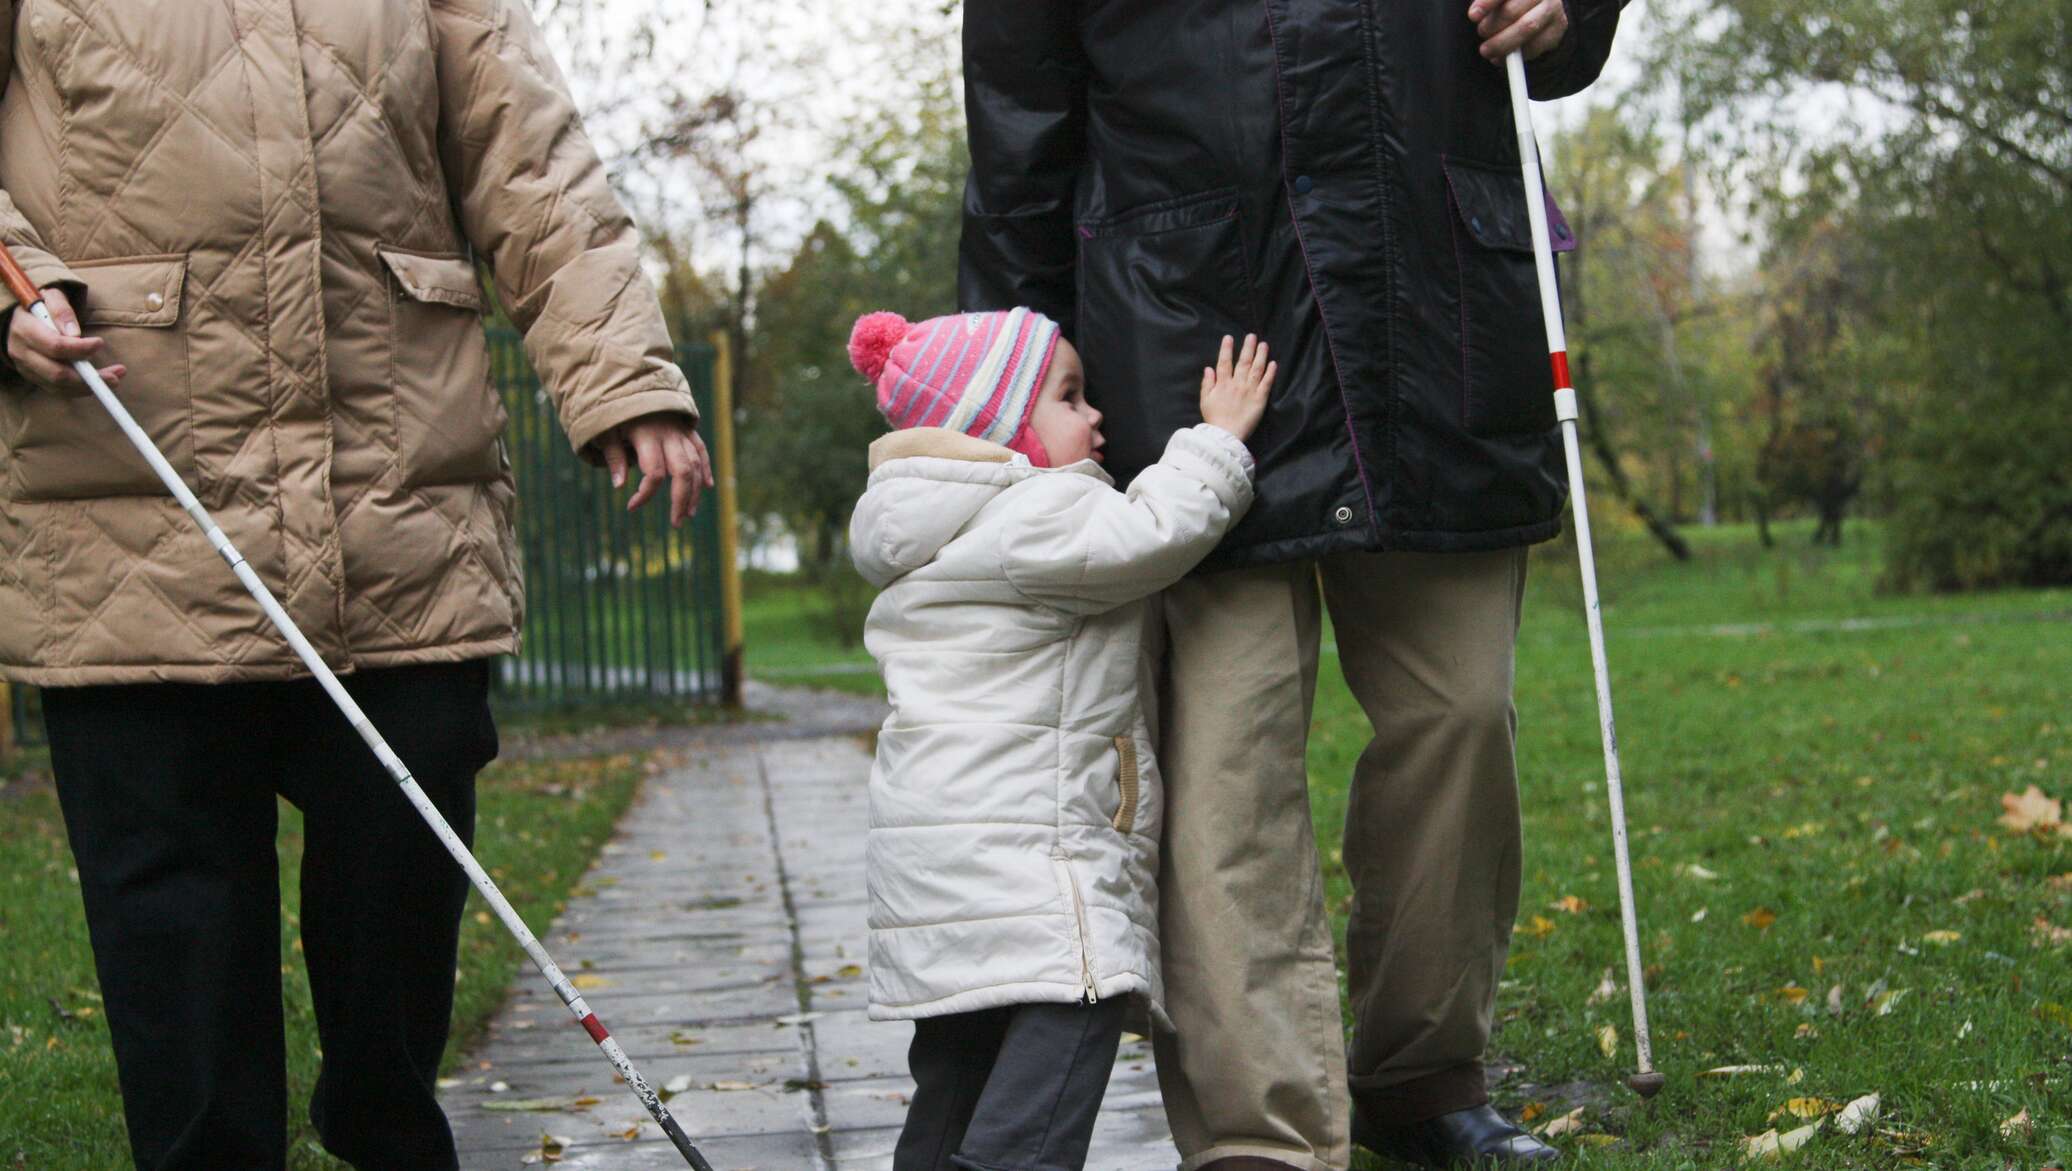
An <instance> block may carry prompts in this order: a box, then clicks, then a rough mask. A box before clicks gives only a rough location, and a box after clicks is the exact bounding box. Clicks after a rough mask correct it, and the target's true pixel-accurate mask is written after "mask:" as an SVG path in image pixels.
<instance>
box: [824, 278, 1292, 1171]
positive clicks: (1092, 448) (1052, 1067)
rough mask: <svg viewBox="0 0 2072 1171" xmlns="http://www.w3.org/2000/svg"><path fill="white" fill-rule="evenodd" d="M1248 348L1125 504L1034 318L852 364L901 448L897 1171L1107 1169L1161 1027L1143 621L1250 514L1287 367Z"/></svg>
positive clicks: (862, 541)
mask: <svg viewBox="0 0 2072 1171" xmlns="http://www.w3.org/2000/svg"><path fill="white" fill-rule="evenodd" d="M1235 349H1237V347H1235V346H1234V344H1233V342H1232V340H1231V339H1229V338H1225V339H1224V341H1223V348H1222V353H1221V355H1220V356H1219V359H1218V362H1217V365H1215V366H1214V367H1210V368H1205V369H1204V370H1203V372H1202V384H1201V412H1202V418H1203V420H1204V421H1203V423H1202V425H1200V426H1198V427H1193V428H1190V429H1188V430H1185V431H1182V432H1180V433H1178V434H1177V435H1175V436H1174V437H1173V439H1172V442H1171V444H1170V445H1169V446H1168V447H1167V449H1166V453H1165V457H1164V458H1163V459H1162V460H1160V461H1159V462H1158V463H1156V464H1154V465H1152V466H1151V467H1149V468H1147V469H1145V471H1144V472H1143V473H1142V474H1141V475H1139V476H1138V477H1137V478H1136V480H1135V482H1133V483H1132V484H1131V485H1130V487H1129V490H1128V492H1127V493H1124V492H1119V491H1117V490H1116V489H1115V486H1114V482H1113V481H1112V480H1110V479H1109V478H1108V475H1107V473H1105V472H1104V471H1102V469H1101V459H1102V455H1101V447H1102V445H1103V442H1104V441H1103V439H1102V437H1101V430H1100V424H1101V415H1100V412H1099V411H1097V410H1095V409H1094V408H1092V407H1091V406H1089V405H1088V404H1087V401H1086V397H1085V386H1084V375H1083V373H1082V371H1081V368H1080V364H1079V359H1078V355H1077V354H1076V353H1075V352H1074V351H1073V349H1072V346H1071V345H1070V343H1067V342H1065V341H1064V340H1062V338H1060V336H1059V334H1058V329H1057V326H1056V325H1054V324H1052V323H1051V322H1050V321H1049V320H1048V319H1046V318H1044V317H1043V316H1041V315H1040V314H1037V313H1034V312H1031V311H1029V310H1026V309H1016V310H1012V311H1009V312H1002V313H974V314H962V315H958V316H952V317H942V318H936V319H934V320H931V321H924V322H920V323H918V324H911V323H908V322H907V321H905V320H904V319H902V318H900V317H898V316H896V315H894V314H889V313H875V314H871V315H870V316H868V317H865V318H864V319H863V320H861V321H859V322H858V323H857V325H856V329H855V332H854V333H853V335H852V337H851V341H850V356H851V359H852V360H853V361H854V362H855V364H856V367H857V369H858V370H859V371H861V372H862V373H863V374H864V376H865V377H867V378H869V379H871V381H872V382H873V383H874V384H875V386H876V389H877V396H878V405H879V409H880V410H881V411H882V412H883V413H884V415H885V417H886V419H887V420H888V421H890V422H891V423H892V425H893V426H894V427H895V428H897V430H895V431H894V432H893V433H892V434H890V435H887V436H886V437H885V438H883V439H881V440H879V441H878V442H876V443H874V444H873V445H872V446H871V467H872V471H871V477H870V486H869V488H868V489H867V490H866V492H865V493H864V496H863V499H862V501H861V502H860V503H859V504H858V505H857V508H856V514H855V519H854V520H853V522H852V524H851V528H850V543H851V549H852V552H853V555H854V557H855V560H856V566H857V568H858V569H859V570H860V571H861V572H862V573H863V575H864V577H865V578H867V579H868V580H869V581H870V582H871V584H873V585H875V586H877V587H878V588H879V590H880V591H881V592H880V593H879V596H878V599H877V602H876V604H875V605H873V606H872V608H871V613H870V618H869V621H868V623H867V625H866V627H865V635H864V639H865V643H866V645H867V646H868V647H869V648H870V651H871V654H872V655H873V656H875V657H876V658H877V660H878V663H879V666H880V667H881V669H882V670H883V671H884V674H885V684H886V690H887V692H888V693H889V696H890V699H891V702H892V715H891V717H890V718H889V719H888V720H887V721H886V722H885V726H884V729H883V731H882V732H881V734H880V735H879V738H878V755H877V762H876V765H875V767H874V769H873V770H872V774H871V787H870V838H869V844H868V849H867V854H868V882H869V887H870V928H871V935H870V1012H871V1016H872V1017H873V1018H875V1019H879V1020H912V1021H914V1022H915V1029H914V1041H913V1046H912V1049H911V1052H910V1055H909V1064H910V1067H911V1069H912V1072H913V1075H914V1078H915V1081H916V1083H917V1089H916V1091H915V1095H914V1099H913V1103H912V1106H911V1107H910V1109H909V1112H908V1115H907V1122H906V1128H905V1130H904V1131H903V1133H902V1134H901V1136H900V1140H899V1145H898V1150H897V1153H896V1154H895V1156H894V1162H893V1166H894V1167H895V1169H896V1171H948V1169H950V1168H961V1169H964V1171H1007V1169H1012V1171H1068V1169H1076V1168H1079V1167H1082V1166H1083V1165H1084V1163H1085V1160H1086V1151H1087V1144H1088V1139H1089V1136H1090V1135H1091V1133H1092V1130H1093V1123H1094V1117H1095V1114H1096V1113H1097V1112H1098V1110H1099V1107H1100V1102H1101V1098H1102V1096H1103V1094H1104V1093H1105V1092H1106V1089H1107V1084H1108V1072H1109V1069H1110V1067H1111V1066H1112V1065H1113V1063H1114V1060H1115V1053H1116V1048H1117V1045H1118V1042H1119V1040H1120V1037H1121V1032H1122V1025H1123V1008H1124V1006H1125V1004H1126V1003H1127V1002H1128V1001H1129V1000H1131V999H1137V1000H1140V1001H1141V1002H1142V1003H1143V1004H1144V1005H1145V1006H1146V1007H1148V1008H1149V1009H1150V1012H1151V1015H1152V1017H1153V1019H1154V1020H1157V1019H1160V1018H1162V1017H1163V1016H1164V1010H1163V1008H1162V1007H1161V1004H1160V1001H1161V998H1162V985H1161V983H1160V976H1159V968H1158V934H1157V924H1158V891H1157V886H1156V877H1155V876H1156V875H1157V872H1158V846H1159V825H1160V820H1161V817H1160V815H1161V803H1162V797H1161V792H1160V788H1159V781H1158V767H1157V764H1156V762H1155V761H1153V759H1152V756H1151V751H1150V738H1149V733H1148V730H1147V728H1146V723H1145V717H1144V712H1143V704H1142V702H1141V701H1140V697H1139V691H1138V688H1139V679H1140V676H1141V675H1142V673H1143V672H1142V670H1141V667H1142V664H1141V662H1140V660H1141V657H1142V656H1141V653H1140V641H1141V638H1142V634H1143V628H1144V621H1145V612H1144V603H1145V599H1147V598H1149V597H1150V596H1151V595H1153V594H1155V593H1157V592H1158V591H1160V590H1162V589H1164V588H1165V587H1166V586H1168V585H1171V584H1172V583H1174V582H1176V581H1178V580H1179V579H1180V578H1181V577H1183V576H1184V575H1186V574H1187V573H1188V572H1189V571H1190V570H1192V569H1193V568H1194V567H1195V566H1196V565H1197V564H1198V563H1199V562H1200V561H1201V560H1202V558H1203V557H1205V556H1207V555H1208V553H1209V552H1210V551H1211V550H1213V549H1214V548H1215V547H1216V544H1217V542H1218V541H1219V540H1221V539H1222V536H1223V534H1224V533H1225V532H1226V531H1227V530H1228V529H1229V528H1230V526H1231V525H1232V524H1234V523H1236V521H1237V520H1238V519H1239V518H1240V517H1241V516H1243V514H1244V512H1245V510H1246V508H1248V507H1249V506H1250V504H1251V500H1252V473H1253V465H1252V457H1251V455H1250V453H1249V452H1248V451H1247V450H1246V448H1245V444H1244V440H1245V439H1246V438H1248V437H1249V436H1250V435H1251V433H1252V431H1253V429H1254V428H1255V427H1256V426H1257V425H1258V423H1259V419H1260V416H1261V414H1262V413H1263V411H1264V410H1265V406H1266V399H1267V395H1268V392H1269V390H1270V389H1271V387H1272V384H1273V381H1274V376H1275V373H1276V371H1275V367H1274V365H1273V364H1272V363H1271V362H1269V361H1268V360H1267V352H1266V346H1264V345H1263V344H1260V343H1258V342H1257V341H1256V340H1255V339H1252V338H1247V339H1245V343H1244V345H1243V347H1242V349H1241V350H1238V351H1237V352H1235V353H1233V350H1235Z"/></svg>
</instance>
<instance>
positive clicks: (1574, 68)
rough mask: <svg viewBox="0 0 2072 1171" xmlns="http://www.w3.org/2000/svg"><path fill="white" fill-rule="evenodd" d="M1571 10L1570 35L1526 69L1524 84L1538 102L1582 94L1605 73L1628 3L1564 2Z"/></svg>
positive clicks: (1617, 0) (1608, 0)
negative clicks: (1613, 42)
mask: <svg viewBox="0 0 2072 1171" xmlns="http://www.w3.org/2000/svg"><path fill="white" fill-rule="evenodd" d="M1562 3H1563V4H1565V5H1567V7H1568V35H1567V36H1565V37H1563V38H1561V43H1560V44H1559V45H1556V46H1554V49H1553V51H1551V52H1549V53H1547V54H1545V55H1543V56H1542V57H1540V59H1539V60H1537V61H1528V62H1526V65H1525V80H1526V85H1527V88H1528V89H1529V90H1530V91H1531V93H1532V96H1533V97H1534V98H1535V99H1537V100H1539V101H1543V102H1544V101H1551V100H1553V99H1554V98H1565V97H1567V96H1569V95H1570V94H1576V93H1581V92H1583V91H1584V90H1585V89H1588V88H1589V87H1590V83H1591V82H1593V81H1596V80H1597V75H1598V74H1600V73H1602V72H1604V62H1605V59H1606V58H1608V57H1610V56H1611V55H1612V37H1613V36H1615V35H1616V34H1617V33H1618V31H1619V10H1620V9H1622V8H1624V7H1626V0H1562Z"/></svg>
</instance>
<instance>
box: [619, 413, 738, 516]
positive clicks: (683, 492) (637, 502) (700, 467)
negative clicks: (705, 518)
mask: <svg viewBox="0 0 2072 1171" xmlns="http://www.w3.org/2000/svg"><path fill="white" fill-rule="evenodd" d="M597 446H598V448H599V450H600V451H601V452H602V453H603V455H604V466H605V470H607V471H609V472H610V473H611V477H612V487H614V488H623V487H625V486H626V472H627V469H628V468H630V467H633V466H636V465H637V466H638V467H639V468H640V487H638V488H636V489H634V492H633V498H632V499H631V500H628V501H627V502H626V511H628V512H632V511H634V510H636V509H638V508H639V507H640V506H641V505H643V504H646V503H647V502H648V501H649V500H650V499H652V498H653V497H654V495H655V493H656V492H658V491H660V490H661V488H662V482H663V481H664V480H667V481H668V482H669V527H670V528H678V527H681V526H682V525H683V522H684V521H686V520H688V519H689V518H690V517H691V515H692V514H694V513H696V512H697V511H698V497H699V496H700V495H701V494H703V493H704V491H705V489H707V488H710V487H712V484H713V480H712V460H711V458H710V457H709V456H707V455H706V453H705V441H704V440H703V439H701V438H699V437H698V429H697V426H696V424H694V423H692V422H691V417H690V416H689V415H682V414H677V413H675V412H669V413H665V414H657V415H643V416H642V417H640V418H638V419H634V420H633V421H631V422H628V423H622V424H620V425H619V426H617V427H614V428H612V429H611V430H610V431H607V432H605V433H604V437H603V438H602V439H599V440H598V441H597Z"/></svg>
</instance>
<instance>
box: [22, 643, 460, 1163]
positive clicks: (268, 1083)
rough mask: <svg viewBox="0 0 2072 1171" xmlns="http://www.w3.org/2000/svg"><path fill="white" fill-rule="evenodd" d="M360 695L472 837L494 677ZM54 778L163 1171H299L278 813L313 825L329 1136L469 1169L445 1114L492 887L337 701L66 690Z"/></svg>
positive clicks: (305, 909)
mask: <svg viewBox="0 0 2072 1171" xmlns="http://www.w3.org/2000/svg"><path fill="white" fill-rule="evenodd" d="M345 682H346V688H347V690H348V691H350V692H351V693H352V695H353V698H354V699H356V700H357V701H358V702H359V703H360V705H361V706H362V707H363V708H365V709H366V712H367V714H368V716H369V717H370V718H371V719H372V720H373V721H374V724H375V726H376V727H377V728H380V729H381V730H382V732H383V734H384V735H386V736H387V737H388V739H389V742H390V744H391V745H392V746H393V747H394V748H395V750H396V752H397V753H398V754H399V755H400V756H401V757H402V758H403V761H404V763H405V764H406V765H408V766H409V768H410V770H411V772H412V773H413V774H414V775H415V776H416V778H417V780H418V783H419V784H420V785H422V786H423V788H424V790H425V792H426V793H427V794H429V795H430V797H431V799H432V802H433V803H434V804H435V805H437V806H438V807H439V810H440V811H441V812H442V813H444V814H445V815H446V818H447V820H449V821H451V822H452V823H453V827H454V829H455V831H456V832H458V833H459V834H460V835H461V837H462V838H463V839H471V837H472V833H473V829H474V820H475V774H476V773H477V772H478V771H480V770H481V768H482V767H483V766H484V765H486V764H488V763H489V762H490V761H491V760H493V759H495V757H496V751H497V742H496V728H495V726H494V724H493V723H492V722H491V719H490V715H489V704H488V695H489V664H488V663H487V661H478V662H470V663H455V664H443V665H436V666H422V667H403V668H397V669H393V670H382V671H369V672H366V673H363V674H359V675H355V676H350V677H348V678H347V679H346V681H345ZM43 703H44V709H43V710H44V718H45V723H46V724H47V726H48V729H49V735H50V749H51V764H52V771H53V773H54V774H55V776H56V782H57V790H58V799H59V802H60V804H61V805H62V806H63V809H64V813H65V828H66V831H67V833H68V835H69V836H70V838H71V844H72V855H73V857H74V858H75V859H76V860H77V862H78V866H79V885H80V890H81V893H82V895H83V896H84V899H85V902H86V923H87V931H88V934H89V935H90V937H91V938H92V940H93V949H94V966H95V968H96V969H97V971H98V972H99V974H100V980H101V994H102V996H103V997H104V998H105V1002H106V1004H105V1011H106V1013H107V1017H108V1027H109V1030H110V1033H111V1034H112V1037H113V1040H114V1047H115V1061H116V1066H117V1069H118V1071H119V1074H120V1079H121V1083H122V1103H123V1110H124V1113H125V1117H126V1120H127V1122H128V1125H129V1136H130V1147H131V1151H132V1153H133V1154H134V1156H135V1158H136V1162H137V1166H138V1167H139V1168H140V1169H142V1171H280V1169H281V1168H283V1167H284V1166H285V1165H286V1162H287V1136H286V1123H287V1117H288V1107H287V1087H286V1076H287V1074H286V1068H285V1066H286V1054H285V1042H284V1039H283V1036H282V1016H281V925H280V897H279V881H280V880H279V871H278V866H277V863H276V856H275V852H274V836H275V830H276V820H277V818H276V795H278V796H280V797H285V798H287V799H288V800H289V801H292V802H293V803H294V804H295V805H296V806H297V807H298V808H300V809H301V810H302V812H303V815H304V821H303V826H304V847H303V856H302V875H301V881H302V911H301V917H302V943H303V951H304V954H305V956H306V958H307V960H308V963H309V986H310V998H311V1001H312V1003H313V1005H314V1007H315V1010H316V1018H317V1030H318V1035H319V1038H320V1040H321V1041H322V1044H323V1068H322V1073H321V1074H320V1076H319V1077H318V1079H317V1085H316V1091H315V1094H314V1096H313V1097H312V1099H311V1102H310V1107H309V1113H310V1120H311V1121H312V1122H313V1123H314V1124H315V1126H316V1129H317V1132H318V1134H319V1135H320V1136H321V1137H322V1139H323V1142H324V1146H325V1148H326V1149H328V1150H329V1151H330V1152H331V1153H332V1154H333V1155H336V1156H337V1157H339V1158H341V1159H344V1160H345V1161H347V1162H349V1163H351V1164H352V1165H354V1166H355V1167H358V1168H361V1169H362V1171H391V1169H394V1171H403V1169H406V1168H407V1169H409V1171H450V1169H452V1168H454V1167H455V1166H457V1160H456V1157H455V1154H454V1149H453V1135H452V1131H451V1130H450V1129H449V1128H448V1127H447V1124H446V1118H445V1115H444V1114H443V1113H441V1111H440V1110H439V1105H438V1102H437V1100H436V1099H435V1097H434V1089H435V1082H436V1079H437V1076H438V1068H439V1058H440V1055H441V1052H442V1051H443V1050H444V1048H445V1045H446V1035H447V1027H448V1017H449V1016H450V1015H451V1013H452V1009H453V979H454V965H455V955H456V948H457V945H458V940H459V934H460V918H461V910H462V907H463V906H464V904H465V903H466V901H467V894H468V882H467V879H466V878H465V877H464V876H463V875H462V873H461V871H460V868H459V867H458V866H456V865H454V863H453V861H452V860H451V859H450V858H449V857H448V856H447V854H446V852H445V850H444V849H443V848H442V847H441V846H440V845H439V843H438V841H437V839H435V838H434V837H433V836H432V833H431V831H430V830H429V829H427V828H426V827H425V825H424V824H423V822H422V821H421V820H420V819H419V817H418V815H417V812H416V810H414V809H412V808H411V807H410V804H409V802H408V801H407V800H405V799H404V797H403V794H402V793H401V791H399V790H398V789H397V787H396V785H395V783H394V782H393V781H391V780H390V779H389V778H388V774H387V773H386V772H385V771H384V770H383V769H382V767H381V765H380V764H379V763H377V762H376V761H375V759H374V755H373V753H372V752H370V751H368V749H367V747H366V746H365V745H364V744H362V743H361V741H360V739H359V737H358V736H357V735H356V734H354V732H353V731H352V729H350V728H349V727H347V726H346V723H345V720H344V717H342V716H340V715H339V713H338V710H337V709H336V708H335V707H333V706H332V704H331V701H330V700H329V699H328V698H327V697H326V696H325V695H324V694H323V692H322V691H321V690H320V689H319V688H318V686H317V684H316V683H315V682H314V681H309V680H303V681H297V682H283V683H233V684H220V685H195V684H142V685H137V686H115V687H78V688H53V689H50V690H48V691H46V692H45V693H44V700H43Z"/></svg>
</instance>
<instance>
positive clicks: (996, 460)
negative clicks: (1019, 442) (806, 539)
mask: <svg viewBox="0 0 2072 1171" xmlns="http://www.w3.org/2000/svg"><path fill="white" fill-rule="evenodd" d="M870 465H871V478H870V486H869V487H867V488H865V489H864V493H863V499H862V500H860V501H858V502H857V504H856V513H855V515H854V516H853V517H851V518H850V520H849V549H850V555H851V556H852V557H853V558H854V559H855V561H856V570H857V572H858V573H861V574H862V575H863V577H864V580H865V581H868V582H870V583H871V585H873V586H875V587H877V588H879V589H883V588H884V587H885V586H887V585H890V584H891V583H892V582H894V581H897V580H899V579H900V578H902V577H904V576H906V575H907V574H909V573H912V572H913V571H914V570H916V569H919V568H921V567H922V566H924V565H926V564H928V563H929V562H930V561H933V560H935V557H936V554H938V553H940V552H942V548H943V546H944V545H947V544H949V543H950V541H951V540H952V539H954V538H955V537H956V536H957V534H958V533H960V532H962V531H964V526H965V525H967V524H970V523H971V519H972V518H973V517H975V516H977V515H978V512H979V510H980V509H982V508H984V507H985V506H986V504H987V503H988V502H990V501H991V500H992V499H993V498H994V497H995V496H998V495H999V494H1000V493H1001V492H1003V491H1005V490H1006V489H1007V487H1008V485H1010V484H1012V483H1014V482H1015V481H1016V480H1017V479H1020V478H1021V476H1020V474H1018V473H1027V472H1029V471H1033V470H1034V469H1033V468H1032V467H1031V466H1030V464H1029V461H1028V459H1027V458H1025V457H1023V456H1018V455H1016V454H1015V453H1014V452H1012V451H1009V450H1008V449H1007V448H1005V447H1002V446H1000V445H999V444H997V443H988V442H986V441H985V440H983V439H974V438H972V437H971V436H969V435H966V434H964V433H963V432H961V431H949V430H945V429H942V428H938V427H915V428H910V429H908V430H904V431H894V432H893V433H891V434H890V435H887V436H885V437H884V438H882V439H880V440H878V441H877V442H875V443H873V444H871V452H870Z"/></svg>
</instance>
